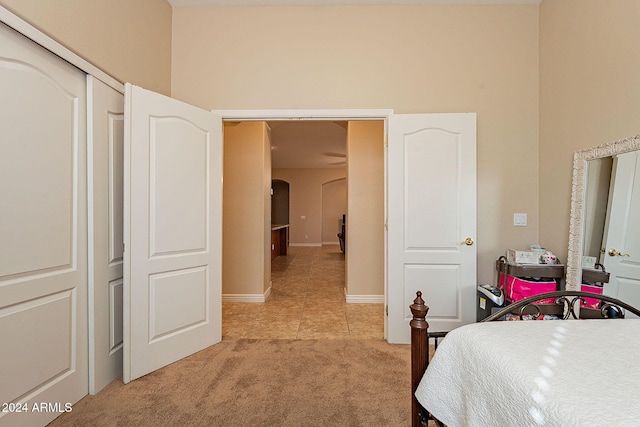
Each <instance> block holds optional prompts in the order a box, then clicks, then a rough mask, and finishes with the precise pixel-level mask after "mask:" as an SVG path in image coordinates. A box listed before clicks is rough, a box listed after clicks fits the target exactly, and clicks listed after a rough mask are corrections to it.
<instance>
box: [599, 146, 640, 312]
mask: <svg viewBox="0 0 640 427" xmlns="http://www.w3.org/2000/svg"><path fill="white" fill-rule="evenodd" d="M612 175H613V181H612V185H611V188H612V192H611V197H610V207H609V218H608V221H607V227H606V232H605V233H606V237H605V244H604V248H603V249H604V252H605V253H604V254H603V264H604V267H605V269H606V270H607V272H609V274H610V277H609V283H608V284H606V285H605V289H604V293H605V294H607V295H610V296H613V297H616V298H620V299H622V300H623V301H626V302H628V303H630V304H632V305H635V306H636V307H637V306H640V221H639V220H638V218H640V153H639V152H638V151H633V152H630V153H625V154H620V155H618V156H617V157H616V158H615V163H614V172H613V174H612Z"/></svg>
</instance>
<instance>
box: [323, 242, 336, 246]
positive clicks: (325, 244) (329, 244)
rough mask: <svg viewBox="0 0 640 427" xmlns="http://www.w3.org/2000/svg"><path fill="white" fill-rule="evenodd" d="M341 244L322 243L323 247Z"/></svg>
mask: <svg viewBox="0 0 640 427" xmlns="http://www.w3.org/2000/svg"><path fill="white" fill-rule="evenodd" d="M339 244H340V242H322V246H331V245H339Z"/></svg>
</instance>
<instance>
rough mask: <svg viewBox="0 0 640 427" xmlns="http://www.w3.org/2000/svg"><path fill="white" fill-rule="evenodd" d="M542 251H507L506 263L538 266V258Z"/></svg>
mask: <svg viewBox="0 0 640 427" xmlns="http://www.w3.org/2000/svg"><path fill="white" fill-rule="evenodd" d="M543 253H544V250H543V251H518V250H516V249H507V262H510V263H514V264H540V256H541V255H542V254H543Z"/></svg>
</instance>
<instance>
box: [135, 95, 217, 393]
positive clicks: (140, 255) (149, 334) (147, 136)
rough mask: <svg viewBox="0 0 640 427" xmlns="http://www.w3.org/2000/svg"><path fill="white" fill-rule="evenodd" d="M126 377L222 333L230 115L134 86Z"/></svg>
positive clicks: (149, 369)
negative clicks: (225, 147) (225, 146)
mask: <svg viewBox="0 0 640 427" xmlns="http://www.w3.org/2000/svg"><path fill="white" fill-rule="evenodd" d="M124 165H125V168H124V188H125V190H124V245H125V250H124V368H123V379H124V382H125V383H126V382H129V381H131V380H133V379H136V378H139V377H141V376H143V375H145V374H148V373H149V372H152V371H154V370H156V369H158V368H160V367H163V366H166V365H168V364H170V363H172V362H175V361H176V360H179V359H181V358H183V357H186V356H188V355H190V354H193V353H195V352H197V351H199V350H202V349H204V348H206V347H208V346H210V345H212V344H215V343H217V342H219V341H220V340H221V337H222V303H221V300H222V290H221V282H222V274H221V265H222V263H221V252H222V251H221V249H222V247H221V242H222V236H221V234H222V119H221V118H220V116H216V115H215V114H213V113H211V112H209V111H205V110H201V109H199V108H196V107H193V106H191V105H188V104H185V103H183V102H180V101H177V100H175V99H172V98H168V97H166V96H163V95H159V94H157V93H154V92H150V91H147V90H144V89H142V88H139V87H136V86H132V85H130V84H127V85H126V87H125V158H124Z"/></svg>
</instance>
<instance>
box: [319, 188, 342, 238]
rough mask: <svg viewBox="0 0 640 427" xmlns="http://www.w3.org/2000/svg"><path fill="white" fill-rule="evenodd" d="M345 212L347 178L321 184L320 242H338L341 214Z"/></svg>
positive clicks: (340, 229)
mask: <svg viewBox="0 0 640 427" xmlns="http://www.w3.org/2000/svg"><path fill="white" fill-rule="evenodd" d="M346 213H347V179H346V178H341V179H337V180H335V181H329V182H325V183H324V184H322V244H325V245H326V244H336V245H337V244H339V243H340V241H339V240H338V233H340V231H342V215H343V214H346Z"/></svg>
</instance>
